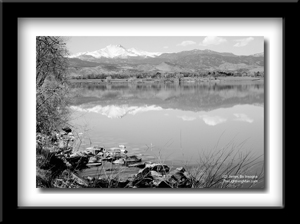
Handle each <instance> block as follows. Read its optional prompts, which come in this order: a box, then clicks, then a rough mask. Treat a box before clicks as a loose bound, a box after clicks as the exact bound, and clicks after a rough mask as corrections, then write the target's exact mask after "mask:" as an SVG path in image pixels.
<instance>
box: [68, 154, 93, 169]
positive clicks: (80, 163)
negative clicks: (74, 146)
mask: <svg viewBox="0 0 300 224" xmlns="http://www.w3.org/2000/svg"><path fill="white" fill-rule="evenodd" d="M66 160H67V161H68V162H69V163H70V164H71V165H72V167H73V168H74V169H78V170H81V169H84V168H86V164H87V163H88V161H89V158H88V157H87V156H78V155H75V156H72V157H71V156H70V157H68V158H66Z"/></svg>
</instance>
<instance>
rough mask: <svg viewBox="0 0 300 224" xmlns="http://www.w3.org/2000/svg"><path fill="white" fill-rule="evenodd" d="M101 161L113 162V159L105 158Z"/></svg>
mask: <svg viewBox="0 0 300 224" xmlns="http://www.w3.org/2000/svg"><path fill="white" fill-rule="evenodd" d="M102 161H107V162H111V161H113V157H111V156H107V157H105V158H103V159H102Z"/></svg>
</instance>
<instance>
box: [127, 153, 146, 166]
mask: <svg viewBox="0 0 300 224" xmlns="http://www.w3.org/2000/svg"><path fill="white" fill-rule="evenodd" d="M141 161H142V159H141V158H138V157H137V156H136V155H133V156H127V157H126V159H125V162H126V164H129V163H138V162H141Z"/></svg>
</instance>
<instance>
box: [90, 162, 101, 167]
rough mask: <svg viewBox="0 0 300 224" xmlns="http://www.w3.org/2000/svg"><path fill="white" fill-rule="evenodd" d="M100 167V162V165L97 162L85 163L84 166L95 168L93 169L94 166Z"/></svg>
mask: <svg viewBox="0 0 300 224" xmlns="http://www.w3.org/2000/svg"><path fill="white" fill-rule="evenodd" d="M101 165H102V163H101V162H100V163H99V162H97V163H87V164H86V166H88V167H93V166H95V167H96V166H101Z"/></svg>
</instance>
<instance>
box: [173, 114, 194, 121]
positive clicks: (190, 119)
mask: <svg viewBox="0 0 300 224" xmlns="http://www.w3.org/2000/svg"><path fill="white" fill-rule="evenodd" d="M177 117H179V118H181V119H182V120H184V121H193V120H195V119H196V117H191V116H186V115H182V116H177Z"/></svg>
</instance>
